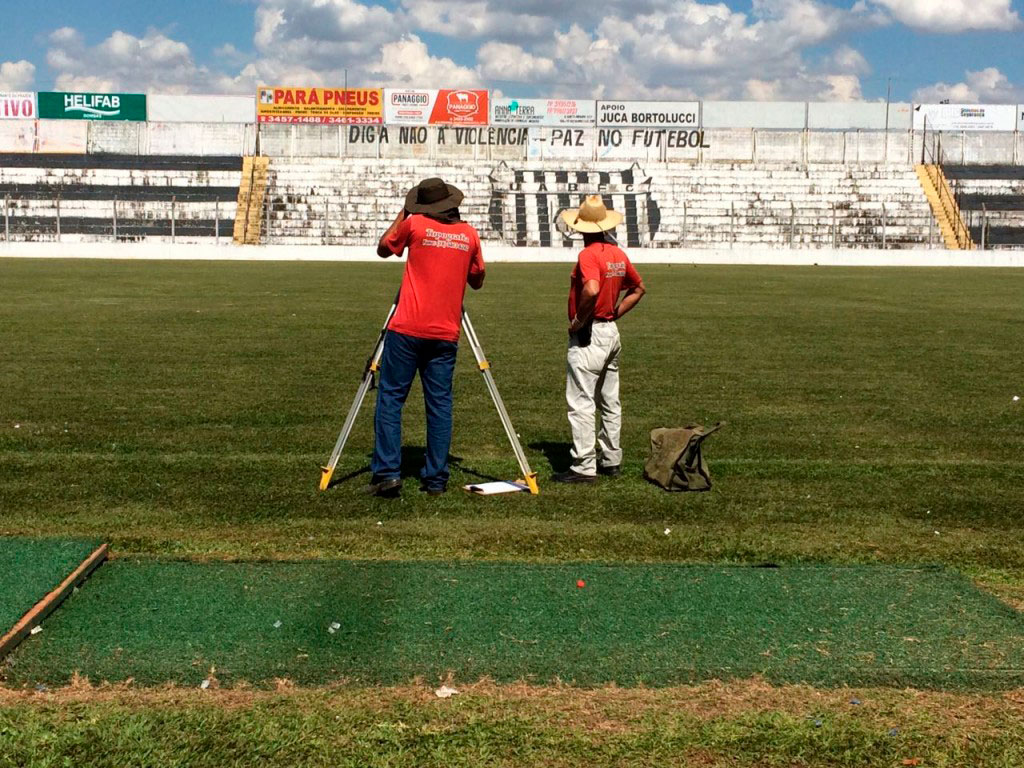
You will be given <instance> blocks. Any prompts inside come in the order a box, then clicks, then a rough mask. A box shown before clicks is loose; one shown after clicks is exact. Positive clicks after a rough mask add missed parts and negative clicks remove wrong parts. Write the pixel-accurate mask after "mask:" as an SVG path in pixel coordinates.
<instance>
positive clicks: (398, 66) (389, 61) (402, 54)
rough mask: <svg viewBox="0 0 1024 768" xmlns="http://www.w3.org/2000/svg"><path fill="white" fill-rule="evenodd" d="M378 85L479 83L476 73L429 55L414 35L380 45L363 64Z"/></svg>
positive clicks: (423, 85) (423, 44)
mask: <svg viewBox="0 0 1024 768" xmlns="http://www.w3.org/2000/svg"><path fill="white" fill-rule="evenodd" d="M367 74H368V75H369V76H370V80H371V81H372V82H374V83H375V84H378V85H386V86H388V85H390V86H399V87H403V86H404V87H416V86H419V87H421V88H429V87H437V86H439V85H442V86H445V87H449V88H473V87H480V86H482V85H483V83H482V81H481V80H480V76H479V74H478V73H477V72H476V71H475V70H473V69H468V68H466V67H460V66H459V65H458V64H456V63H455V62H454V61H452V60H451V59H448V58H440V57H436V56H431V55H430V52H429V51H428V50H427V46H426V43H424V42H423V41H422V40H420V39H419V38H418V37H416V36H415V35H410V36H409V37H408V38H405V39H403V40H399V41H396V42H393V43H387V44H385V45H383V46H382V47H381V51H380V57H379V58H378V59H377V61H375V62H374V63H372V64H370V65H369V67H368V68H367Z"/></svg>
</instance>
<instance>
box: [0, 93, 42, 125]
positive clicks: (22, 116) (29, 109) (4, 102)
mask: <svg viewBox="0 0 1024 768" xmlns="http://www.w3.org/2000/svg"><path fill="white" fill-rule="evenodd" d="M35 117H36V95H35V94H34V93H32V91H0V120H35Z"/></svg>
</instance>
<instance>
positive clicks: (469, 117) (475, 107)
mask: <svg viewBox="0 0 1024 768" xmlns="http://www.w3.org/2000/svg"><path fill="white" fill-rule="evenodd" d="M489 111H490V105H489V101H488V93H487V91H481V90H443V89H442V90H430V89H423V90H420V89H406V90H401V89H394V88H388V89H386V90H385V91H384V122H386V123H388V124H389V125H487V123H488V116H489Z"/></svg>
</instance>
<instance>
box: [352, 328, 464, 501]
mask: <svg viewBox="0 0 1024 768" xmlns="http://www.w3.org/2000/svg"><path fill="white" fill-rule="evenodd" d="M458 349H459V345H458V344H456V343H455V342H453V341H439V340H437V339H419V338H416V337H415V336H406V335H405V334H402V333H396V332H395V331H388V335H387V339H386V340H385V341H384V355H383V357H382V358H381V362H380V382H379V383H378V388H377V412H376V414H375V415H374V419H373V433H374V444H373V461H372V462H370V469H371V470H372V471H373V480H374V482H379V481H380V480H384V479H387V478H390V477H401V468H402V406H404V405H405V399H406V398H407V397H408V396H409V388H410V387H411V386H412V380H413V379H414V378H415V376H416V372H417V371H419V373H420V383H421V384H422V385H423V402H424V404H425V405H426V412H427V455H426V465H425V466H424V467H423V470H422V471H421V472H420V477H421V478H422V480H423V485H424V487H425V488H427V489H428V490H429V489H439V488H443V487H444V486H445V485H446V484H447V483H448V449H449V448H450V447H451V444H452V376H453V374H454V373H455V353H456V352H457V351H458Z"/></svg>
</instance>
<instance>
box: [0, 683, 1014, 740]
mask: <svg viewBox="0 0 1024 768" xmlns="http://www.w3.org/2000/svg"><path fill="white" fill-rule="evenodd" d="M458 690H459V695H458V696H457V697H455V698H454V699H449V700H441V699H438V698H437V697H436V696H435V695H434V686H433V685H409V686H396V687H374V688H365V687H350V686H345V685H338V686H331V687H322V688H299V687H296V686H294V685H292V684H291V683H290V682H289V681H286V680H281V681H279V684H278V686H277V689H276V690H275V691H265V690H254V689H251V688H241V689H239V688H236V687H233V688H213V687H211V688H208V689H205V690H202V689H199V688H181V687H178V686H172V685H168V686H163V687H156V688H139V687H137V686H135V685H133V684H132V683H130V682H128V683H120V684H117V685H90V684H89V683H88V682H86V681H84V680H81V679H78V680H76V681H74V682H73V683H72V684H71V685H68V686H66V687H62V688H57V689H52V690H41V691H37V690H15V689H10V688H0V707H13V706H19V705H20V706H24V705H29V706H43V707H50V706H54V705H63V704H69V703H83V704H106V705H111V706H116V707H132V708H135V707H151V708H163V707H169V708H179V707H222V708H225V709H237V708H248V707H253V706H257V705H260V704H266V703H270V702H273V703H278V704H279V703H285V704H291V705H293V706H295V707H297V708H299V709H307V708H320V707H347V708H360V709H369V710H371V711H381V712H386V711H388V710H391V709H395V708H400V707H403V706H408V705H410V704H415V705H419V706H422V707H425V708H433V709H436V710H437V711H438V712H439V713H440V712H445V713H446V715H447V716H448V717H453V718H459V717H461V716H467V717H468V716H480V715H482V714H484V715H486V714H488V713H490V714H494V715H499V714H500V715H503V716H510V715H513V716H515V715H518V716H527V717H530V718H531V719H536V720H538V721H542V722H544V723H546V724H548V725H551V726H555V727H565V728H580V727H582V728H586V729H592V730H594V731H599V732H612V733H614V732H627V731H632V730H639V729H641V727H642V726H643V723H644V721H647V722H648V725H649V720H650V718H651V717H652V716H671V717H673V718H680V717H682V718H695V719H698V720H702V721H707V720H717V719H734V718H737V717H749V716H756V715H759V714H766V713H774V714H785V715H789V716H791V717H794V718H824V717H849V718H856V719H858V720H863V721H864V722H869V723H877V724H878V725H879V727H882V726H885V727H890V726H892V725H893V724H899V723H907V722H913V723H917V724H919V726H920V727H922V728H925V729H926V730H928V731H933V732H936V733H940V732H943V731H947V730H955V731H961V732H963V731H969V732H970V733H972V734H984V733H986V732H998V731H1004V730H1005V729H1006V728H1008V727H1009V728H1014V729H1016V728H1020V729H1021V730H1022V732H1024V689H1019V690H1015V691H1010V692H1006V693H1002V694H955V693H941V692H930V691H916V690H893V689H887V688H863V689H856V688H843V689H834V690H823V689H816V688H812V687H809V686H773V685H770V684H768V683H766V682H765V681H763V680H761V679H756V678H755V679H750V680H744V681H731V682H727V683H722V682H711V683H706V684H703V685H697V686H683V687H676V688H661V689H645V688H631V689H627V688H618V687H607V688H599V689H579V688H573V687H571V686H531V685H528V684H526V683H516V684H512V685H497V684H495V683H493V682H491V681H489V680H481V681H479V682H477V683H475V684H472V685H463V686H458Z"/></svg>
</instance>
